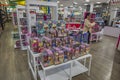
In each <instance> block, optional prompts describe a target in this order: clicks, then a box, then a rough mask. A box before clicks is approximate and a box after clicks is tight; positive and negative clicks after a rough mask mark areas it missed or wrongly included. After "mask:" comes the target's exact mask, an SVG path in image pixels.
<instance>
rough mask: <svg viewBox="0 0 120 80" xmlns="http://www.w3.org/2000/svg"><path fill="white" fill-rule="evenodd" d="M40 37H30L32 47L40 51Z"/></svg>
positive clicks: (33, 49)
mask: <svg viewBox="0 0 120 80" xmlns="http://www.w3.org/2000/svg"><path fill="white" fill-rule="evenodd" d="M38 43H39V42H38V38H32V39H30V48H31V50H32V51H33V52H36V53H37V52H38Z"/></svg>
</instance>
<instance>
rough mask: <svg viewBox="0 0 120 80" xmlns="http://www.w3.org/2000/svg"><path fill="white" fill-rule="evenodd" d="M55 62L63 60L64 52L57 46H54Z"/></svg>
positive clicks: (58, 62)
mask: <svg viewBox="0 0 120 80" xmlns="http://www.w3.org/2000/svg"><path fill="white" fill-rule="evenodd" d="M54 56H55V64H60V63H63V62H64V52H63V51H62V50H60V49H59V48H57V47H54Z"/></svg>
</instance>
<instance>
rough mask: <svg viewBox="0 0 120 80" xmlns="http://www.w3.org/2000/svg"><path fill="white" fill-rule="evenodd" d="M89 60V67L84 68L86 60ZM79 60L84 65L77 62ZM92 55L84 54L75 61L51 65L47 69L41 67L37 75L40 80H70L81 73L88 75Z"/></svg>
mask: <svg viewBox="0 0 120 80" xmlns="http://www.w3.org/2000/svg"><path fill="white" fill-rule="evenodd" d="M87 58H90V61H89V67H88V68H87V67H86V59H87ZM79 60H84V65H83V64H81V63H80V62H79ZM91 60H92V55H91V54H86V55H84V56H81V57H79V58H77V59H75V60H70V61H68V62H66V63H62V64H59V65H52V66H49V67H43V64H41V66H42V69H43V70H40V71H38V75H39V76H40V78H41V80H68V79H69V80H72V77H74V76H77V75H79V74H81V73H84V72H87V71H88V75H90V68H91Z"/></svg>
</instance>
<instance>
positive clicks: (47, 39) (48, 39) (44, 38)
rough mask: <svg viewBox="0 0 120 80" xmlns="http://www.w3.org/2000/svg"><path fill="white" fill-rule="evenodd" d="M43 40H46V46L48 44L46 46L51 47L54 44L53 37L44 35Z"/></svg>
mask: <svg viewBox="0 0 120 80" xmlns="http://www.w3.org/2000/svg"><path fill="white" fill-rule="evenodd" d="M43 40H44V46H46V47H45V48H50V47H51V46H52V39H50V38H48V37H45V36H44V37H43Z"/></svg>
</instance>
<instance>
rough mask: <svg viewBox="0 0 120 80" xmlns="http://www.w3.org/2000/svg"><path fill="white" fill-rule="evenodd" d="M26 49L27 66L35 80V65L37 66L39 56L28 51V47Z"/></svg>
mask: <svg viewBox="0 0 120 80" xmlns="http://www.w3.org/2000/svg"><path fill="white" fill-rule="evenodd" d="M27 48H28V49H27V55H28V65H29V68H30V70H31V72H32V75H33V77H34V79H35V80H37V65H38V62H37V61H38V60H37V59H38V57H39V56H40V55H39V54H35V53H33V52H32V50H31V49H30V46H28V47H27Z"/></svg>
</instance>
